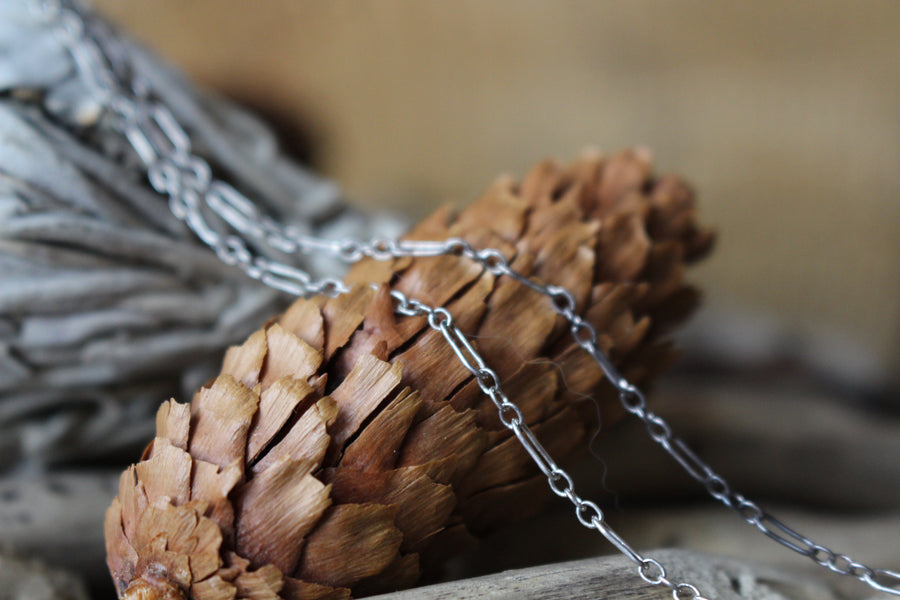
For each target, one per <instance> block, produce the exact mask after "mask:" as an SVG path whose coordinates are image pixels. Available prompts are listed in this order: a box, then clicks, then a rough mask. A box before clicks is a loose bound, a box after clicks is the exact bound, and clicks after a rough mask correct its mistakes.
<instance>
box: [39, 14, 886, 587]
mask: <svg viewBox="0 0 900 600" xmlns="http://www.w3.org/2000/svg"><path fill="white" fill-rule="evenodd" d="M34 6H35V8H36V9H37V11H36V12H38V13H39V14H40V15H42V17H43V18H47V19H48V20H50V19H56V22H57V23H58V28H59V36H60V39H61V40H62V41H63V43H64V44H65V45H66V47H67V49H68V50H69V52H70V53H71V55H72V57H73V62H74V63H75V65H76V68H77V69H78V71H79V73H80V75H81V77H82V79H83V80H84V81H85V83H86V85H87V88H88V90H89V91H90V92H91V93H92V94H94V96H95V99H96V101H97V102H99V103H100V104H101V106H105V107H106V108H107V109H108V110H109V111H110V112H111V113H113V116H114V117H117V119H116V122H119V123H121V131H122V133H123V135H124V136H125V137H126V138H127V139H128V141H129V143H130V144H131V146H132V148H133V149H134V151H135V153H136V155H137V156H138V158H139V159H140V160H141V161H142V162H143V164H144V166H145V167H146V169H147V177H148V181H149V183H150V185H151V186H152V187H153V189H154V190H156V191H157V192H158V193H160V194H162V195H164V196H166V197H168V198H169V204H170V209H171V211H172V213H173V214H174V215H175V216H176V217H177V218H178V219H180V220H182V221H184V222H185V223H186V224H187V225H188V227H190V229H191V230H193V231H194V233H195V234H196V235H197V236H198V237H199V238H200V239H201V240H202V241H203V242H204V243H205V244H207V245H209V246H210V247H211V248H212V249H213V251H214V252H215V253H216V255H217V256H218V257H219V258H220V259H221V260H222V261H224V262H225V263H227V264H229V265H234V266H237V267H239V268H240V269H242V270H243V271H244V272H245V273H246V274H247V275H248V276H250V277H252V278H254V279H258V280H260V281H261V282H262V283H264V284H266V285H268V286H271V287H273V288H276V289H279V290H282V291H284V292H287V293H289V294H293V295H297V296H308V295H314V294H325V295H329V296H336V295H339V294H342V293H346V292H347V291H349V288H348V287H347V285H346V284H345V283H344V282H343V281H342V280H340V279H336V278H331V277H325V278H321V279H318V280H316V279H314V278H313V277H312V276H311V275H310V274H309V273H307V272H306V271H303V270H302V269H299V268H296V267H293V266H290V265H286V264H283V263H280V262H276V261H272V260H270V259H268V258H266V257H264V256H262V255H261V254H259V253H258V252H256V251H255V249H254V244H264V245H267V246H270V247H272V248H275V249H277V250H279V251H281V252H284V253H296V252H299V253H315V252H324V253H329V254H332V255H335V256H338V257H340V258H342V259H343V260H345V261H347V262H356V261H359V260H361V259H362V258H365V257H370V258H373V259H376V260H389V259H393V258H400V257H417V258H420V257H435V256H459V257H464V258H467V259H470V260H473V261H475V262H477V263H479V264H480V265H481V266H482V267H483V268H484V269H485V270H486V271H487V272H489V273H491V274H493V275H495V276H498V277H499V276H506V277H509V278H510V279H513V280H515V281H517V282H519V283H520V284H522V285H524V286H526V287H528V288H530V289H531V290H533V291H535V292H537V293H539V294H541V295H543V296H545V297H546V298H548V300H549V303H550V306H551V308H552V310H553V311H554V312H556V313H557V314H558V315H559V316H561V317H562V318H564V319H565V320H566V321H567V322H568V324H569V328H570V333H571V335H572V338H573V339H574V341H575V342H576V343H577V344H578V345H579V346H580V347H581V348H582V349H584V350H585V351H586V352H587V353H588V354H589V355H590V356H591V357H592V358H593V359H594V361H595V362H596V363H597V365H598V366H599V367H600V369H601V370H602V371H603V373H604V375H605V377H606V379H607V380H608V381H609V383H610V384H611V385H613V386H614V387H615V388H616V390H617V391H618V394H619V400H620V402H621V404H622V406H623V407H624V409H625V410H626V411H627V412H629V413H631V414H633V415H634V416H635V417H637V418H638V419H640V420H641V421H642V422H643V423H644V424H645V426H646V428H647V432H648V435H649V436H650V438H651V439H653V440H654V441H655V442H656V443H658V444H659V445H660V446H662V448H663V449H664V450H665V451H666V452H667V453H668V454H669V455H670V456H671V457H672V458H673V459H675V461H676V462H678V464H679V465H680V466H681V467H682V468H683V469H684V470H685V472H687V473H688V474H689V475H690V476H691V477H693V478H694V479H696V480H697V481H699V482H700V483H701V484H702V485H703V486H704V487H705V488H706V490H707V492H708V493H709V494H710V495H711V496H712V497H714V498H716V499H717V500H719V501H720V502H722V503H723V504H725V505H726V506H728V507H729V508H731V509H733V510H735V511H736V512H737V513H738V514H739V515H740V516H741V518H743V519H744V521H746V522H747V523H749V524H751V525H753V526H755V527H756V528H757V529H759V530H760V531H761V532H762V533H763V534H765V535H766V536H768V537H770V538H771V539H773V540H774V541H776V542H778V543H779V544H781V545H782V546H785V547H786V548H789V549H790V550H793V551H794V552H797V553H799V554H802V555H804V556H807V557H809V558H810V559H811V560H812V561H813V562H815V563H817V564H819V565H821V566H823V567H825V568H827V569H829V570H831V571H833V572H835V573H839V574H842V575H848V576H850V577H855V578H856V579H859V580H860V581H863V582H864V583H866V584H868V585H869V586H871V587H872V588H874V589H877V590H879V591H882V592H886V593H889V594H893V595H896V596H900V589H898V588H900V573H898V572H896V571H891V570H888V569H875V568H872V567H869V566H866V565H864V564H862V563H859V562H856V561H854V560H853V559H852V558H850V557H849V556H847V555H845V554H841V553H837V552H835V551H833V550H832V549H830V548H828V547H827V546H822V545H820V544H817V543H816V542H814V541H813V540H811V539H810V538H808V537H806V536H804V535H803V534H801V533H799V532H797V531H796V530H794V529H792V528H790V527H788V526H787V525H785V524H784V523H783V522H781V521H780V520H778V519H777V518H775V517H774V516H772V515H771V514H769V513H768V512H766V511H765V510H763V509H762V508H761V507H760V506H759V505H757V504H756V503H755V502H753V501H752V500H749V499H747V498H745V497H744V496H742V495H741V494H738V493H736V492H734V491H732V489H731V487H730V485H729V484H728V483H727V481H725V479H723V478H722V477H721V476H720V475H718V474H717V473H716V472H715V471H714V470H713V469H712V468H711V467H710V466H709V465H708V464H707V463H706V462H704V461H703V460H702V459H701V458H700V457H699V456H697V455H696V454H695V453H694V452H693V451H692V450H691V449H690V448H689V447H688V446H687V445H686V444H685V443H684V441H683V440H681V439H680V438H678V437H676V436H675V435H674V434H673V432H672V429H671V427H670V426H669V424H668V423H667V422H666V421H665V420H664V419H663V418H662V417H660V416H658V415H656V414H655V413H653V412H652V411H650V410H649V409H648V408H647V400H646V397H645V396H644V394H643V392H641V390H639V389H638V388H637V387H636V386H634V385H633V384H632V383H630V382H629V381H628V380H627V379H626V378H624V377H623V376H622V374H621V373H620V372H619V371H618V369H617V368H616V367H615V365H614V364H613V363H612V361H611V360H610V358H609V356H608V355H607V354H606V353H605V352H604V351H603V349H602V348H600V347H599V345H598V335H597V332H596V330H595V329H594V327H593V326H592V325H591V324H590V323H588V322H587V321H585V320H584V319H583V318H582V317H581V316H580V315H579V314H578V312H577V301H576V299H575V297H574V296H573V295H572V293H571V292H569V291H568V290H566V289H565V288H562V287H559V286H554V285H546V284H543V283H541V282H539V281H536V280H534V279H531V278H529V277H527V276H526V275H524V274H522V273H519V272H517V271H515V270H514V269H512V268H511V267H510V265H509V261H508V259H507V257H506V256H505V255H504V254H503V253H502V252H501V251H500V250H498V249H494V248H485V249H475V248H473V247H472V246H471V245H470V244H469V243H468V242H466V241H465V240H462V239H459V238H450V239H447V240H444V241H408V240H394V239H375V240H371V241H360V240H325V239H321V238H316V237H314V236H309V235H305V234H302V233H300V232H298V231H297V230H295V229H293V228H290V227H287V228H283V227H281V226H280V225H279V224H278V223H276V222H275V221H274V220H273V219H271V218H269V217H267V216H266V215H263V214H261V213H260V211H259V209H258V208H257V207H256V205H255V204H254V203H253V202H252V201H251V200H250V199H248V198H247V197H246V196H244V195H243V194H242V193H241V192H240V191H238V190H237V189H235V188H234V187H232V186H231V185H229V184H227V183H225V182H223V181H219V180H216V179H214V178H213V177H212V173H211V169H210V167H209V164H208V163H207V162H206V161H205V160H203V159H202V158H201V157H199V156H198V155H196V154H195V153H193V150H192V147H191V140H190V136H189V135H188V133H187V132H186V131H185V130H184V129H183V128H182V127H181V125H180V124H179V123H178V120H177V119H176V118H175V116H174V114H173V113H172V112H171V110H170V109H169V108H168V107H166V106H165V105H163V104H161V103H159V102H157V101H155V100H153V99H152V98H151V96H150V90H149V88H148V86H146V84H145V83H144V82H142V81H140V80H136V79H135V80H133V81H129V82H123V81H121V80H120V79H117V77H116V74H115V72H114V70H113V69H112V68H111V64H113V63H116V64H127V63H128V60H127V58H128V57H127V56H124V55H121V56H120V55H114V56H110V54H111V53H113V54H114V53H117V52H119V53H124V50H123V49H122V46H121V45H119V44H116V43H115V40H114V39H112V35H111V33H110V32H109V31H108V30H106V29H104V28H99V29H98V28H92V27H89V26H88V25H89V24H88V23H86V19H88V18H89V17H86V16H85V15H83V14H82V13H81V12H80V11H79V9H78V8H76V7H75V6H74V5H72V4H70V3H69V2H63V1H62V0H55V1H54V0H43V1H40V2H35V4H34ZM104 34H105V35H104ZM107 36H108V37H109V38H110V39H107ZM132 77H133V76H132ZM204 210H208V211H209V212H211V213H212V214H214V215H216V216H217V217H218V218H220V219H221V220H222V221H224V223H227V225H228V226H229V227H231V229H232V230H233V231H234V232H236V233H222V232H220V231H218V230H217V229H216V228H214V227H213V226H211V225H210V224H209V222H208V221H207V219H206V218H205V216H204ZM242 236H244V237H242ZM248 240H249V242H250V243H248ZM390 293H391V296H392V299H393V301H394V309H395V311H396V312H397V313H398V314H401V315H405V316H424V317H426V320H427V323H428V326H429V327H430V328H431V329H433V330H435V331H437V332H440V333H441V335H442V336H443V338H444V339H445V340H446V342H447V344H448V345H449V346H450V347H451V348H452V350H453V352H454V354H455V355H456V357H457V359H458V360H459V362H460V364H462V365H463V367H465V369H466V370H467V371H468V372H469V373H470V374H471V375H472V377H473V378H474V380H475V382H476V383H477V385H478V386H479V388H480V389H481V391H482V392H483V393H484V394H485V395H487V396H488V397H489V398H490V399H491V401H492V402H493V404H494V406H495V407H496V409H497V411H498V414H499V418H500V421H501V423H502V424H503V425H504V426H505V427H506V428H507V429H509V430H510V431H511V432H512V433H513V435H515V437H516V438H517V440H518V441H519V443H520V444H521V446H522V447H523V448H524V449H525V451H526V452H527V453H528V455H529V457H530V458H531V459H532V461H533V462H534V463H535V465H536V466H537V467H538V469H539V470H540V471H541V472H542V473H543V474H544V476H545V477H546V478H547V484H548V486H549V487H550V489H551V491H552V492H553V493H554V494H556V495H557V496H560V497H562V498H566V499H568V500H569V502H571V504H572V505H573V507H574V512H575V517H576V518H577V519H578V521H579V522H580V523H581V524H582V525H583V526H585V527H587V528H589V529H594V530H596V531H598V532H599V533H600V534H601V535H603V536H604V537H605V538H606V539H607V540H608V541H609V542H610V543H611V544H612V545H613V546H615V547H616V549H618V550H619V551H620V552H621V553H622V554H624V555H625V556H626V557H627V558H628V559H630V560H631V561H632V562H633V563H634V564H635V565H636V566H637V574H638V575H639V577H640V578H641V579H642V580H644V581H645V582H647V583H648V584H651V585H657V586H663V587H666V588H668V589H669V590H670V591H671V593H672V597H673V598H674V599H675V600H706V598H705V597H704V596H703V595H702V594H701V593H700V591H699V590H698V589H697V588H696V587H695V586H693V585H691V584H689V583H683V582H675V581H672V580H671V579H669V577H668V576H667V573H666V569H665V568H664V567H663V566H662V565H661V564H660V563H659V562H658V561H657V560H655V559H653V558H650V557H645V556H643V555H642V554H640V553H639V552H638V551H637V550H635V549H634V548H633V547H632V546H631V545H629V544H628V543H627V542H626V541H625V540H624V539H623V538H622V537H621V536H619V534H618V533H616V532H615V531H614V530H613V529H612V528H611V527H610V526H609V524H608V523H607V521H606V520H605V518H604V515H603V511H602V510H601V509H600V508H599V507H598V506H597V504H595V503H594V502H592V501H590V500H585V499H584V498H582V497H581V496H580V495H578V493H577V492H576V490H575V485H574V482H573V481H572V478H571V476H570V475H569V474H568V473H567V472H566V471H565V470H563V469H562V468H561V467H560V466H559V465H558V464H557V463H556V462H555V460H554V459H553V457H552V456H550V454H549V452H548V451H547V449H546V448H545V447H544V446H543V444H541V442H540V441H539V440H538V438H537V436H535V434H534V432H533V431H532V429H531V428H530V427H529V426H528V424H527V423H526V422H525V418H524V416H523V415H522V412H521V410H520V408H519V407H518V406H517V405H516V404H515V403H514V402H512V401H510V400H509V398H508V397H507V396H506V394H505V393H504V392H503V390H502V388H501V384H500V379H499V377H498V375H497V373H496V372H495V371H493V370H492V369H491V368H490V367H489V366H488V365H487V364H486V363H485V361H484V360H483V358H482V357H481V355H480V354H479V353H478V351H477V350H476V349H475V347H474V346H473V345H472V344H471V342H470V341H469V340H468V338H467V337H466V335H465V334H464V333H463V332H462V331H461V330H460V329H459V328H458V327H457V326H456V324H455V323H454V320H453V316H452V315H451V313H450V312H449V311H447V309H446V308H444V307H432V306H429V305H428V304H425V303H423V302H421V301H419V300H416V299H414V298H410V297H408V296H406V295H405V294H403V293H402V292H400V291H398V290H392V291H391V292H390Z"/></svg>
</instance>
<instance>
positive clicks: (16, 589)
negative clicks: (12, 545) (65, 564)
mask: <svg viewBox="0 0 900 600" xmlns="http://www.w3.org/2000/svg"><path fill="white" fill-rule="evenodd" d="M0 582H2V585H0V600H88V594H87V590H86V589H85V587H84V584H83V583H82V582H81V581H79V580H78V578H77V577H76V576H74V575H72V574H71V573H66V572H64V571H59V570H56V569H50V568H48V567H46V566H45V565H43V564H41V563H40V562H37V561H33V560H19V559H16V558H11V557H9V556H2V555H0Z"/></svg>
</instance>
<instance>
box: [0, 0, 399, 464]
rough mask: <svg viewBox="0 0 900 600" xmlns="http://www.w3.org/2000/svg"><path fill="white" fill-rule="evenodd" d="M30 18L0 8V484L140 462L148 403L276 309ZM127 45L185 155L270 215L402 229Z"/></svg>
mask: <svg viewBox="0 0 900 600" xmlns="http://www.w3.org/2000/svg"><path fill="white" fill-rule="evenodd" d="M29 6H30V4H29V3H27V2H6V3H3V4H2V6H0V472H4V471H10V470H14V469H15V470H20V471H21V470H25V469H36V468H44V467H46V466H48V465H54V464H60V463H64V464H71V463H73V462H79V461H84V460H86V459H92V460H97V459H98V458H103V459H105V460H107V461H109V462H120V461H121V462H127V460H128V459H129V458H134V457H135V452H136V450H137V449H139V447H140V446H142V445H143V444H144V443H145V442H146V440H147V439H148V438H150V437H152V432H153V414H154V412H155V409H156V406H157V404H158V403H159V402H160V401H161V400H163V399H165V398H166V397H168V396H170V395H174V394H179V393H181V392H182V391H184V390H193V389H194V388H195V387H196V386H197V385H198V384H199V383H200V382H202V381H204V380H205V379H206V378H207V377H208V376H209V374H210V373H212V372H214V370H213V366H214V364H215V363H216V362H218V358H219V356H220V355H221V353H222V351H223V350H224V348H225V347H226V346H228V345H229V344H231V343H234V342H236V341H237V340H239V339H241V338H243V337H244V336H245V335H246V334H247V333H248V332H249V331H252V330H253V329H254V328H255V327H257V326H258V325H259V323H261V322H262V321H263V320H265V319H266V318H268V317H269V316H270V315H271V314H274V313H275V312H277V311H278V309H279V308H280V307H282V306H283V305H284V302H285V299H284V298H283V296H281V295H280V294H278V293H276V292H274V291H272V290H270V289H265V288H263V287H262V286H261V285H258V284H256V283H255V282H252V281H250V280H249V279H248V278H247V277H245V276H244V275H243V274H242V273H241V272H240V271H238V270H237V269H233V268H229V267H227V266H225V265H224V264H222V263H221V261H219V260H218V259H217V258H216V257H215V255H214V254H213V253H212V252H210V251H209V250H208V249H207V248H205V247H204V246H203V245H202V244H201V243H200V242H198V241H197V240H196V239H195V237H194V235H193V234H192V233H191V232H190V231H189V230H188V229H187V228H186V227H184V226H183V225H182V224H181V223H180V222H178V221H177V220H176V219H175V218H174V217H173V216H172V215H171V213H170V212H169V209H168V205H167V202H166V200H165V199H164V198H162V197H160V196H159V195H158V194H156V193H155V192H153V191H152V190H151V189H150V188H149V186H148V185H147V184H146V183H145V175H144V173H143V168H142V166H141V165H140V163H139V161H138V160H137V159H136V157H135V155H134V154H133V152H132V151H131V150H130V148H128V146H127V143H126V141H125V139H124V137H123V136H122V134H121V133H120V132H119V131H117V130H115V129H114V128H113V127H112V125H111V123H110V122H108V121H109V117H108V115H106V114H105V113H104V111H103V109H102V106H100V105H99V104H97V99H96V97H95V96H94V95H92V94H91V93H90V92H89V90H88V89H87V88H86V87H85V84H84V82H83V80H82V79H81V78H79V77H78V75H77V73H76V72H75V68H74V63H73V58H72V56H71V54H69V53H68V52H67V50H66V48H65V47H64V46H63V44H62V41H61V39H62V38H61V37H60V35H59V34H58V31H56V30H57V29H58V24H57V23H54V22H52V21H45V20H44V19H43V18H42V17H40V16H39V15H38V12H39V11H34V10H31V9H30V8H29ZM94 25H97V23H94V24H93V25H91V26H94ZM122 47H123V48H124V49H125V50H126V51H127V52H129V54H130V55H131V58H132V60H133V63H134V66H133V69H134V73H135V74H136V75H137V76H139V77H142V78H143V79H145V80H146V81H147V82H149V84H150V85H151V86H152V89H153V90H154V93H156V94H157V95H158V96H159V97H160V99H161V100H162V101H163V102H164V103H165V104H166V105H167V106H169V107H170V108H171V109H172V110H173V112H174V113H175V114H176V116H177V117H178V119H179V120H180V122H181V123H182V124H183V125H184V127H185V128H186V130H187V131H188V132H189V134H190V136H191V138H192V145H193V148H194V149H195V151H196V152H197V153H198V154H200V155H201V156H203V157H204V158H205V159H206V160H207V161H208V162H210V163H211V164H212V165H214V166H215V169H216V172H217V174H218V175H220V176H221V177H223V178H225V179H226V180H228V181H230V182H231V183H233V184H234V185H235V186H236V187H238V188H239V189H241V190H243V191H245V192H246V193H248V194H249V195H250V196H251V197H252V198H254V200H255V201H257V202H258V203H259V204H260V206H261V208H262V210H263V211H265V212H267V213H270V214H272V215H274V216H275V217H276V218H279V219H281V220H282V221H284V222H286V223H289V224H292V225H294V226H296V227H298V228H299V229H300V230H301V231H302V230H305V231H316V232H318V233H322V234H323V235H330V236H335V237H338V236H344V235H354V236H361V237H371V236H373V235H375V234H376V233H393V231H391V229H396V227H397V225H398V223H397V221H396V220H395V219H391V218H389V217H379V218H371V217H363V216H362V215H361V214H359V213H357V212H355V211H353V210H351V209H349V208H348V207H347V206H346V205H344V203H343V202H342V199H341V196H340V194H339V191H338V189H337V187H336V186H335V184H333V183H332V182H330V181H328V180H326V179H323V178H321V177H318V176H316V175H314V174H312V173H311V172H309V171H308V170H306V169H304V168H302V167H300V166H298V165H296V164H294V163H292V162H291V161H290V160H289V159H288V158H287V157H286V156H285V155H283V154H282V153H281V152H280V151H279V150H278V145H277V143H276V142H275V136H274V134H273V132H272V131H270V130H269V129H268V128H267V127H266V126H264V125H263V124H262V123H261V122H259V121H258V120H256V118H254V117H253V116H251V115H249V114H247V113H246V112H244V111H243V110H241V109H239V108H237V107H236V106H234V105H232V104H231V103H229V102H226V101H224V100H222V99H219V98H215V97H213V96H211V95H208V94H204V93H200V92H198V91H197V90H195V89H194V88H193V87H192V86H191V85H190V83H189V82H187V81H186V80H184V79H183V78H181V77H180V76H179V75H178V74H177V73H175V72H173V71H171V70H170V69H169V68H168V67H167V66H166V65H164V64H162V63H161V62H159V61H158V60H157V59H156V58H155V57H153V56H151V55H150V54H148V53H147V52H145V51H143V50H141V49H139V48H137V47H135V46H133V45H132V44H130V43H129V42H128V41H127V40H123V43H122ZM220 226H221V224H220ZM276 258H280V259H282V260H290V261H293V260H295V259H294V258H289V259H288V257H282V256H276ZM304 266H306V267H307V268H311V269H313V270H314V271H318V272H322V271H326V270H332V269H334V268H339V267H338V266H336V265H335V263H334V261H327V262H322V261H320V260H315V259H313V258H307V259H305V263H304ZM123 450H125V451H128V452H129V453H130V454H127V455H124V456H123V455H122V454H121V453H122V451H123ZM115 453H118V457H117V458H113V456H114V455H115Z"/></svg>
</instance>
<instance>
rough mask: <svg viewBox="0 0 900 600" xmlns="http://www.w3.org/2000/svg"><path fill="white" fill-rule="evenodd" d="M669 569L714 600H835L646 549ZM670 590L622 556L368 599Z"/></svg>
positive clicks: (618, 598)
mask: <svg viewBox="0 0 900 600" xmlns="http://www.w3.org/2000/svg"><path fill="white" fill-rule="evenodd" d="M651 554H652V555H653V556H655V557H657V558H658V559H659V560H660V561H661V562H664V563H665V564H666V565H667V567H668V569H669V574H670V576H671V577H673V578H677V579H678V580H685V581H690V582H692V583H693V584H694V585H697V586H698V587H699V588H701V590H702V591H704V593H705V594H706V595H707V596H708V597H710V598H716V599H717V600H838V599H839V598H841V596H838V595H837V594H836V593H835V592H834V590H832V589H831V588H830V587H829V586H828V585H827V584H826V583H824V582H822V581H819V580H814V579H811V578H809V577H808V576H807V575H805V574H803V573H800V572H795V571H790V570H781V569H775V568H771V567H766V566H762V565H755V564H751V563H747V562H742V561H737V560H733V559H728V558H724V557H721V556H712V555H706V554H700V553H696V552H691V551H684V550H656V551H654V552H652V553H651ZM671 597H672V595H671V592H670V591H667V590H665V589H660V588H654V587H651V586H649V585H647V584H646V583H644V582H643V581H642V580H641V579H640V578H639V577H638V576H637V574H636V571H635V567H634V564H633V563H631V562H630V561H629V560H628V559H627V558H625V557H624V556H604V557H599V558H591V559H586V560H579V561H573V562H567V563H559V564H553V565H543V566H539V567H531V568H528V569H517V570H513V571H505V572H503V573H497V574H493V575H486V576H484V577H476V578H471V579H462V580H459V581H452V582H449V583H442V584H438V585H432V586H426V587H420V588H415V589H412V590H407V591H403V592H396V593H392V594H384V595H380V596H371V598H372V600H414V599H415V600H476V599H477V600H482V599H485V598H489V599H490V600H506V599H509V600H513V599H514V600H597V599H598V598H609V599H615V600H664V599H666V598H671Z"/></svg>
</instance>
